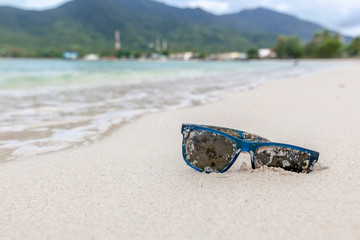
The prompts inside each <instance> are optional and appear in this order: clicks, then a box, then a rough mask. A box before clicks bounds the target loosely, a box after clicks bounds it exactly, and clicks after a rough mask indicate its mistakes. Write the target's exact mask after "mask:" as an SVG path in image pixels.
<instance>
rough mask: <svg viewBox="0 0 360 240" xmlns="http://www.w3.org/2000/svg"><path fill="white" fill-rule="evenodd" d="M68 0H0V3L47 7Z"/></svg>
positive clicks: (37, 7) (31, 7)
mask: <svg viewBox="0 0 360 240" xmlns="http://www.w3.org/2000/svg"><path fill="white" fill-rule="evenodd" d="M68 1H70V0H46V1H44V0H0V5H7V6H13V7H19V8H25V9H47V8H53V7H55V6H58V5H60V4H62V3H64V2H68Z"/></svg>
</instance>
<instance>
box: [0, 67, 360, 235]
mask: <svg viewBox="0 0 360 240" xmlns="http://www.w3.org/2000/svg"><path fill="white" fill-rule="evenodd" d="M359 75H360V62H358V61H354V62H352V63H351V66H349V67H347V68H344V69H338V70H333V71H330V72H323V73H318V74H316V75H312V76H305V77H301V78H296V79H291V80H284V81H277V82H270V83H267V84H265V85H262V86H259V87H256V88H253V89H251V90H248V91H243V92H236V93H227V94H225V95H223V96H222V98H221V100H220V101H216V102H212V103H209V104H206V105H200V106H193V107H189V108H184V109H177V110H168V111H162V112H156V113H151V114H147V115H145V116H142V117H139V118H137V119H134V120H132V121H130V122H129V123H127V124H125V125H123V126H121V127H120V128H116V129H115V130H113V131H112V132H111V133H109V134H108V136H106V137H104V138H102V139H101V141H98V142H95V143H89V144H88V145H87V146H79V147H76V148H71V149H67V150H63V151H58V152H53V153H48V154H44V155H39V156H35V157H24V158H22V159H16V160H13V161H7V162H2V163H0V201H1V204H0V239H209V240H211V239H354V240H355V239H360V214H359V213H360V180H359V177H360V161H359V156H360V146H359V136H360V124H359V120H360V108H359V102H360V95H359V94H358V89H359V87H360V81H359ZM182 123H196V124H208V125H215V126H223V127H229V128H235V129H239V130H244V131H247V132H251V133H255V134H258V135H260V136H263V137H265V138H268V139H270V140H271V141H274V142H282V143H288V144H292V145H298V146H302V147H305V148H309V149H312V150H316V151H318V152H320V159H319V162H318V163H317V164H316V165H315V167H314V171H313V172H311V173H309V174H297V173H292V172H286V171H284V170H279V169H257V170H252V169H251V167H250V156H249V155H248V154H246V153H244V154H242V155H240V157H239V159H238V160H237V162H236V164H235V165H234V166H233V167H232V168H231V169H230V170H229V171H228V172H227V173H224V174H216V173H214V174H205V173H198V172H196V171H194V170H193V169H191V168H190V167H188V166H187V165H186V163H185V162H184V160H183V158H182V153H181V142H182V135H181V133H180V130H181V124H182Z"/></svg>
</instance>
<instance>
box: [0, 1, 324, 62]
mask: <svg viewBox="0 0 360 240" xmlns="http://www.w3.org/2000/svg"><path fill="white" fill-rule="evenodd" d="M283 19H285V20H286V21H284V20H283ZM116 29H118V30H120V31H121V33H122V44H123V47H124V49H126V50H129V51H149V48H148V45H149V43H150V42H154V41H155V39H156V38H161V39H167V41H168V43H169V49H170V51H185V50H193V51H201V52H220V51H231V50H237V51H245V50H247V49H249V48H254V47H269V46H273V45H274V44H275V42H276V39H277V36H278V34H290V35H292V34H297V35H299V36H300V37H302V38H303V39H308V38H309V36H311V35H312V34H313V33H314V32H316V31H318V30H321V29H322V28H321V27H320V26H318V25H316V24H313V23H309V22H306V21H301V20H299V19H297V18H294V17H292V16H289V15H285V14H281V13H277V12H274V11H270V10H267V9H255V10H246V11H242V12H240V13H238V14H232V15H224V16H217V15H214V14H211V13H208V12H205V11H203V10H201V9H181V8H176V7H171V6H167V5H165V4H162V3H159V2H154V1H150V0H74V1H71V2H68V3H66V4H64V5H62V6H60V7H58V8H55V9H51V10H46V11H28V10H21V9H16V8H11V7H0V55H6V54H9V53H12V55H15V56H16V55H20V56H21V55H27V56H29V55H30V56H31V55H33V56H36V54H38V53H41V54H42V55H44V54H45V55H46V54H49V55H54V54H56V53H60V52H62V51H69V50H73V51H79V52H80V53H88V52H95V53H101V52H103V51H112V50H113V48H114V40H113V39H114V30H116Z"/></svg>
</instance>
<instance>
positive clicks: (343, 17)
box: [0, 0, 360, 36]
mask: <svg viewBox="0 0 360 240" xmlns="http://www.w3.org/2000/svg"><path fill="white" fill-rule="evenodd" d="M67 1H69V0H46V1H44V0H0V5H10V6H16V7H20V8H23V9H37V10H42V9H49V8H53V7H56V6H58V5H60V4H62V3H64V2H67ZM156 1H159V2H164V3H166V4H168V5H172V6H177V7H191V8H195V7H200V8H202V9H204V10H206V11H208V12H212V13H214V14H226V13H234V12H238V11H240V10H243V9H249V8H256V7H266V8H270V9H273V10H276V11H279V12H283V13H288V14H291V15H295V16H297V17H299V18H301V19H304V20H309V21H312V22H315V23H318V24H321V25H322V26H325V27H328V28H330V29H333V30H337V31H339V32H341V33H343V34H345V35H349V36H360V0H252V1H249V0H156Z"/></svg>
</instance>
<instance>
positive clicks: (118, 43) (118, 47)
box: [115, 30, 121, 52]
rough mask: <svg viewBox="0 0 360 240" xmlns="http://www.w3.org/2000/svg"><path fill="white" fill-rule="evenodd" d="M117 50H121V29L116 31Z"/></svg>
mask: <svg viewBox="0 0 360 240" xmlns="http://www.w3.org/2000/svg"><path fill="white" fill-rule="evenodd" d="M115 50H116V51H117V52H119V51H120V50H121V39H120V31H119V30H116V31H115Z"/></svg>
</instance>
